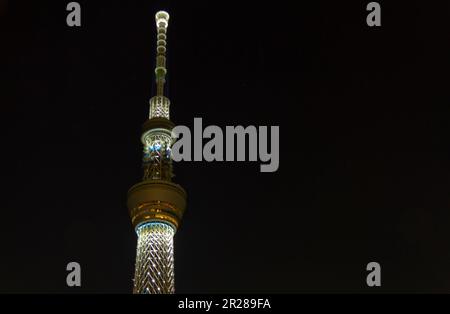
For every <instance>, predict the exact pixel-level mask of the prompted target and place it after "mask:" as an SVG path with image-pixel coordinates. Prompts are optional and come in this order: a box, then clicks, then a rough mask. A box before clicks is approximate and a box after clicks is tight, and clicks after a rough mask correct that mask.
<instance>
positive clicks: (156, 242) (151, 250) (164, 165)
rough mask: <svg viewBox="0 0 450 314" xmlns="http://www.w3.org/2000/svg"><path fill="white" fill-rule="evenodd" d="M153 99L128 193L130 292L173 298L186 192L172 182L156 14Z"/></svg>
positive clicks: (161, 34)
mask: <svg viewBox="0 0 450 314" xmlns="http://www.w3.org/2000/svg"><path fill="white" fill-rule="evenodd" d="M155 19H156V27H157V31H158V34H157V47H156V67H155V76H156V95H155V96H154V97H152V98H151V99H150V110H149V118H148V120H147V121H146V122H145V123H144V125H143V132H142V136H141V142H142V144H143V159H142V165H143V170H144V171H143V172H144V173H143V178H142V182H139V183H137V184H135V185H134V186H132V187H131V188H130V190H129V191H128V200H127V205H128V209H129V211H130V216H131V221H132V223H133V226H134V228H135V230H136V234H137V237H138V241H137V251H136V265H135V277H134V285H133V292H134V293H174V292H175V278H174V247H173V237H174V234H175V232H176V230H177V228H178V226H179V224H180V222H181V218H182V216H183V213H184V210H185V207H186V192H185V191H184V189H183V188H182V187H181V186H179V185H178V184H175V183H173V182H172V177H173V171H172V159H171V147H172V136H171V132H172V129H173V127H174V124H173V123H172V122H171V121H170V120H169V119H170V100H169V98H167V97H166V96H164V84H165V82H166V74H167V69H166V40H167V27H168V23H169V14H167V12H164V11H160V12H158V13H156V16H155Z"/></svg>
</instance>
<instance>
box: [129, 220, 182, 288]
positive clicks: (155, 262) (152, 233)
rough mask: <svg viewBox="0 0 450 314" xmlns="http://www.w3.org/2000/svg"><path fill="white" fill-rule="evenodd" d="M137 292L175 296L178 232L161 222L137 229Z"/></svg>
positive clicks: (135, 280) (144, 225)
mask: <svg viewBox="0 0 450 314" xmlns="http://www.w3.org/2000/svg"><path fill="white" fill-rule="evenodd" d="M136 232H137V235H138V244H137V252H136V270H135V279H134V288H133V292H134V293H174V292H175V279H174V260H173V236H174V233H175V231H174V229H173V228H172V227H171V226H169V225H167V224H165V223H159V222H150V223H146V224H143V225H142V226H140V227H138V229H137V231H136Z"/></svg>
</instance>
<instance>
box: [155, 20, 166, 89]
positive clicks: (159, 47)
mask: <svg viewBox="0 0 450 314" xmlns="http://www.w3.org/2000/svg"><path fill="white" fill-rule="evenodd" d="M155 21H156V29H157V37H156V67H155V74H156V95H157V96H164V84H165V83H166V74H167V69H166V50H167V49H166V45H167V27H168V26H169V13H167V12H165V11H159V12H158V13H156V15H155Z"/></svg>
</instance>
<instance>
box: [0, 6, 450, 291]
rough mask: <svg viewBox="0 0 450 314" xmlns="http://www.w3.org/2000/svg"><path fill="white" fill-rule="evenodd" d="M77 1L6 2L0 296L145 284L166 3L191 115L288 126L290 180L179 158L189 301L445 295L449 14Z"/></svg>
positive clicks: (182, 285) (284, 172)
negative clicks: (150, 153)
mask: <svg viewBox="0 0 450 314" xmlns="http://www.w3.org/2000/svg"><path fill="white" fill-rule="evenodd" d="M68 2H69V1H58V2H57V1H29V2H25V1H1V2H0V3H1V5H0V38H1V45H0V69H1V70H0V79H1V81H0V83H1V90H0V118H1V129H0V130H1V132H0V140H1V144H2V149H1V152H2V158H1V160H2V163H1V176H0V177H1V194H0V196H1V205H0V209H1V216H0V292H33V293H34V292H64V293H70V292H89V293H91V292H95V293H97V292H100V293H102V292H106V293H130V292H131V291H132V278H133V273H134V259H135V254H136V252H135V248H136V236H135V233H134V230H133V227H132V225H131V221H130V218H129V215H128V210H127V207H126V193H127V190H128V188H130V187H131V186H132V185H133V184H135V183H137V182H138V181H139V180H140V179H141V177H142V169H141V159H142V147H141V143H140V139H139V138H140V132H141V125H142V123H143V122H144V121H145V119H146V118H147V116H148V110H149V106H148V100H149V98H150V97H151V96H152V95H154V92H155V87H154V74H153V68H154V56H155V34H156V30H155V21H154V14H155V13H156V11H158V10H161V9H165V10H167V11H168V12H169V13H170V16H171V18H170V23H169V31H168V69H169V72H168V73H169V74H168V93H169V98H170V99H171V103H172V105H171V117H172V120H173V121H174V122H175V123H176V124H182V125H187V126H192V125H193V121H194V117H201V118H202V119H203V125H204V126H207V125H211V124H214V125H218V126H220V127H222V128H224V127H225V126H226V125H233V126H236V125H243V126H248V125H255V126H260V125H261V126H263V125H266V126H271V125H278V126H280V167H279V169H278V171H277V172H274V173H261V172H260V171H259V165H260V163H259V162H212V163H208V162H179V163H176V164H175V174H176V177H175V178H174V181H175V182H176V183H179V184H180V185H182V186H183V187H184V188H185V189H186V191H187V193H188V206H187V210H186V212H185V216H184V218H183V221H182V226H181V227H180V229H179V230H178V232H177V234H176V237H175V252H176V253H175V269H176V279H175V280H176V290H177V292H179V293H219V292H221V293H228V292H255V293H261V292H269V293H279V292H369V293H370V292H450V268H449V267H448V266H449V265H450V194H449V191H450V169H449V167H450V140H449V134H450V132H449V131H450V130H449V118H450V109H449V108H450V102H449V98H450V97H449V93H448V91H449V90H450V88H449V79H450V77H449V73H450V45H449V43H450V24H449V23H450V19H449V16H450V4H449V3H445V4H444V3H439V5H438V4H434V5H432V4H430V3H428V2H426V1H395V2H396V3H395V4H393V3H392V2H393V1H379V2H380V4H381V8H382V26H381V27H380V28H370V27H368V26H367V24H366V16H367V14H368V12H367V11H366V5H367V3H369V2H370V1H368V0H367V1H318V0H316V1H308V2H305V1H281V0H279V1H267V2H265V1H257V2H256V1H255V2H252V3H250V2H246V4H244V1H204V2H200V1H170V2H167V1H137V0H136V1H131V0H129V1H79V2H80V4H81V8H82V26H81V27H79V28H76V27H74V28H70V27H68V26H67V25H66V16H67V14H68V12H67V11H66V4H67V3H68ZM71 261H76V262H79V263H80V264H81V267H82V279H81V280H82V287H80V288H68V287H67V286H66V274H67V271H66V265H67V263H69V262H71ZM371 261H376V262H378V263H380V264H381V268H382V286H381V287H378V288H369V287H367V285H366V275H367V273H368V272H367V271H366V265H367V263H369V262H371Z"/></svg>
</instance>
